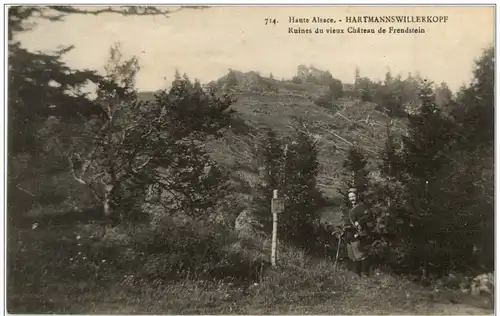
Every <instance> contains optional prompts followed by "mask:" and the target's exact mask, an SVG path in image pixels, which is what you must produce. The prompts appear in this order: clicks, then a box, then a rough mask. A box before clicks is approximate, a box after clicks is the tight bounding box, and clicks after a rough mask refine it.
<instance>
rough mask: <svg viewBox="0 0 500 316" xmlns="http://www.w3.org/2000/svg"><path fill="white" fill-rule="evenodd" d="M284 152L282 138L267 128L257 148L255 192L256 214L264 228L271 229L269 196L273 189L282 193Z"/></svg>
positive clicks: (270, 196) (271, 194)
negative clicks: (257, 164) (257, 177)
mask: <svg viewBox="0 0 500 316" xmlns="http://www.w3.org/2000/svg"><path fill="white" fill-rule="evenodd" d="M284 154H285V146H284V144H283V140H282V139H280V138H279V137H278V135H277V134H276V132H275V131H273V130H272V129H268V130H267V131H266V133H265V136H264V137H263V139H262V141H261V143H260V148H259V154H258V155H259V165H260V166H262V167H261V168H260V170H261V174H260V181H259V185H258V186H257V192H256V198H255V203H256V210H257V212H256V215H257V217H258V220H259V221H260V222H261V224H263V225H264V229H266V230H268V231H269V230H270V229H271V224H272V221H271V219H272V218H271V215H270V214H271V209H270V208H271V202H270V201H271V198H272V197H273V190H278V192H279V194H280V195H281V196H283V195H284V191H283V185H284V169H283V167H284Z"/></svg>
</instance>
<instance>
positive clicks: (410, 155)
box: [372, 50, 493, 276]
mask: <svg viewBox="0 0 500 316" xmlns="http://www.w3.org/2000/svg"><path fill="white" fill-rule="evenodd" d="M492 57H493V55H492V53H491V50H486V51H485V53H484V54H483V56H482V57H481V59H480V60H478V61H477V69H476V70H475V72H474V74H475V79H474V81H473V83H471V85H470V86H469V87H468V88H464V89H463V90H462V91H461V93H460V94H459V97H458V101H457V102H454V101H453V100H450V101H449V104H442V105H441V106H438V105H437V102H438V101H439V100H440V98H436V95H435V91H433V90H432V84H431V83H430V82H426V81H424V80H422V81H421V85H420V97H419V98H420V105H419V107H418V109H417V111H414V112H412V113H411V114H409V116H408V120H409V126H408V133H407V135H406V136H403V147H402V148H397V146H395V145H396V142H395V141H394V136H393V135H392V134H391V133H390V132H388V134H387V139H386V146H385V148H384V150H383V152H382V153H381V157H380V158H381V163H380V164H379V166H378V169H379V174H380V177H379V178H377V179H375V181H374V183H373V189H374V190H375V191H376V192H377V194H376V195H377V196H378V198H377V199H376V200H377V202H376V203H375V204H374V207H373V208H372V211H373V212H375V213H376V214H377V217H379V219H378V220H379V221H380V222H381V223H383V225H382V227H383V228H384V229H383V230H382V231H379V233H380V232H383V234H384V235H385V236H386V237H388V238H385V240H384V239H383V238H382V243H379V245H382V247H381V248H379V249H378V250H377V251H378V255H379V260H381V261H384V262H386V263H390V264H391V265H392V266H393V267H394V268H396V266H397V267H398V270H399V271H404V272H406V273H408V272H410V271H418V270H420V269H423V270H422V271H423V275H424V276H428V275H429V273H431V274H432V273H434V274H438V275H443V274H446V273H448V272H449V271H450V270H458V271H469V269H485V268H486V267H488V268H490V269H491V268H492V261H491V260H492V258H493V257H492V251H491V249H492V242H493V230H492V225H491V224H488V223H491V222H492V216H493V212H492V210H493V199H492V196H493V195H492V188H493V180H492V179H493V178H492V175H493V169H492V162H493V160H492V159H493V155H492V153H493V151H492V147H491V144H492V143H491V139H492V133H491V131H492V129H491V126H493V125H491V124H492V123H491V122H492V121H491V120H489V119H486V116H487V113H490V114H491V109H492V104H493V90H492V89H493V80H492V78H493V75H492V72H493V68H492V67H491V65H492ZM441 100H442V99H441ZM450 104H453V105H454V106H456V108H455V110H453V111H451V114H452V115H451V117H450V115H449V113H450V112H449V111H447V109H449V107H450ZM466 122H467V123H466ZM381 214H385V216H382V217H381V216H380V215H381ZM380 226H381V225H379V227H380ZM384 245H385V246H384ZM481 267H482V268H481Z"/></svg>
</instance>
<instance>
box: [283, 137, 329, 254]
mask: <svg viewBox="0 0 500 316" xmlns="http://www.w3.org/2000/svg"><path fill="white" fill-rule="evenodd" d="M317 155H318V149H317V144H316V142H315V140H314V139H313V138H312V136H311V135H310V134H309V133H305V132H303V131H299V132H298V133H297V135H296V140H295V141H291V142H289V144H288V150H287V152H286V156H285V175H284V191H285V208H286V209H285V213H284V214H283V215H282V218H283V220H282V228H283V234H284V235H285V238H287V239H288V240H290V241H291V242H294V243H297V244H298V245H300V246H306V245H307V243H308V242H311V241H312V240H313V238H314V227H315V225H316V224H317V223H316V221H317V210H318V208H319V207H320V206H321V205H322V202H323V201H322V195H321V192H320V191H319V190H318V188H317V186H316V177H317V175H318V165H319V163H318V158H317Z"/></svg>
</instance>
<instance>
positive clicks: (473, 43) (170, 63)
mask: <svg viewBox="0 0 500 316" xmlns="http://www.w3.org/2000/svg"><path fill="white" fill-rule="evenodd" d="M364 15H370V16H381V15H383V16H387V15H411V16H423V15H425V16H427V15H434V16H448V20H447V22H446V23H432V24H422V25H417V24H413V25H411V24H391V23H383V24H374V23H363V24H347V23H340V22H337V23H335V24H322V25H318V24H308V25H301V26H300V27H302V28H305V27H313V28H314V27H316V26H321V27H322V28H328V27H329V26H333V27H334V28H339V27H343V28H347V27H349V26H354V27H358V26H359V27H363V28H375V29H378V28H379V27H380V26H384V27H390V26H395V27H406V26H420V27H422V28H425V29H426V33H424V34H325V33H324V34H289V33H288V29H289V27H290V26H291V27H298V26H299V25H296V24H290V23H289V17H291V16H293V17H296V18H301V17H308V18H312V17H314V16H320V17H325V18H326V17H331V18H333V19H336V20H343V21H345V17H347V16H364ZM266 18H267V19H276V21H277V24H274V23H271V24H268V25H265V19H266ZM494 22H495V17H494V7H492V6H489V7H486V6H483V7H480V6H477V7H471V6H468V7H465V6H461V7H450V6H445V7H438V6H419V7H408V6H406V7H403V6H400V7H391V6H383V7H381V6H378V7H374V6H372V7H369V6H317V7H314V6H282V7H278V6H267V7H264V6H233V7H228V6H216V7H210V8H208V9H203V10H193V9H185V10H181V11H177V12H175V13H172V14H171V15H170V17H169V18H166V17H163V16H156V17H153V16H146V17H144V16H142V17H137V16H135V17H131V16H129V17H123V16H119V15H110V14H105V15H104V14H103V15H98V16H90V15H73V16H69V17H66V18H65V20H64V21H63V22H49V21H41V22H39V23H38V24H37V26H36V27H35V28H34V30H32V31H29V32H25V33H22V34H20V35H19V36H18V39H19V40H20V41H21V43H22V45H23V46H25V47H27V48H29V49H33V50H42V51H50V50H55V49H57V48H58V47H60V46H68V45H75V49H74V50H72V51H71V52H70V53H68V54H67V55H66V56H65V58H64V59H65V61H66V62H67V63H68V64H69V65H70V66H72V67H74V68H79V69H81V68H91V69H99V70H100V69H103V67H104V65H105V63H106V60H107V57H108V54H109V49H110V47H111V45H112V44H113V43H115V42H120V43H121V46H122V49H123V54H124V55H125V56H126V57H131V56H134V55H135V56H137V57H138V58H139V62H140V65H141V70H140V71H139V73H138V75H137V88H138V89H139V90H140V91H154V90H157V89H161V88H165V87H166V86H168V84H169V83H170V82H171V81H172V80H173V76H174V73H175V70H176V69H178V70H179V71H180V72H181V73H186V74H187V75H188V76H189V77H190V78H193V79H194V78H196V79H199V80H200V81H201V82H202V83H207V82H209V81H211V80H215V79H217V78H219V77H221V76H223V75H225V74H226V73H227V72H228V70H229V69H236V70H240V71H258V72H260V73H261V75H265V76H267V75H269V73H272V74H273V76H274V77H275V78H279V79H281V78H285V79H291V78H292V77H293V76H294V75H295V74H296V71H297V66H298V65H299V64H304V65H307V66H310V65H313V66H315V67H316V68H319V69H322V70H328V71H330V72H331V73H332V75H333V76H334V77H336V78H338V79H340V80H342V81H343V82H348V83H349V82H353V80H354V74H355V68H356V67H359V70H360V73H361V76H366V77H369V78H372V79H381V80H383V78H384V76H385V73H386V72H387V70H389V69H390V70H391V72H392V74H393V75H397V74H402V75H403V77H405V76H406V75H407V74H408V73H409V72H411V73H414V74H415V73H417V72H419V73H420V75H421V76H423V77H426V78H428V79H430V80H432V81H434V82H436V83H440V82H443V81H444V82H446V83H447V84H448V85H449V87H450V88H451V89H452V90H454V91H456V90H457V89H458V88H459V87H460V85H462V84H464V83H468V82H469V81H470V80H471V74H472V69H473V68H472V67H473V62H474V59H476V58H478V57H479V56H480V55H481V52H482V50H483V49H484V48H486V47H487V46H488V45H491V44H492V43H493V42H494Z"/></svg>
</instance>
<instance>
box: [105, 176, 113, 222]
mask: <svg viewBox="0 0 500 316" xmlns="http://www.w3.org/2000/svg"><path fill="white" fill-rule="evenodd" d="M112 191H113V185H111V184H106V185H104V216H106V217H109V216H110V215H111V212H112V211H113V210H112V207H111V198H112Z"/></svg>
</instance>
